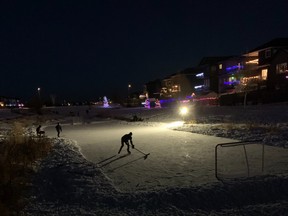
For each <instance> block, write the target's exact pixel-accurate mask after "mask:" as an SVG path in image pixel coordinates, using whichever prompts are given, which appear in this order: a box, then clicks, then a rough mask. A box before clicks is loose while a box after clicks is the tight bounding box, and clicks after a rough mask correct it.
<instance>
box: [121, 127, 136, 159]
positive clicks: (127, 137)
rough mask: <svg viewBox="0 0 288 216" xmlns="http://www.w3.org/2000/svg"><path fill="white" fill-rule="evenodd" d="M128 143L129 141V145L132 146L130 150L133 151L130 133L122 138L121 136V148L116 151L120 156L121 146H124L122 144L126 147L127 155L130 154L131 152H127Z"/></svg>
mask: <svg viewBox="0 0 288 216" xmlns="http://www.w3.org/2000/svg"><path fill="white" fill-rule="evenodd" d="M129 141H130V144H131V146H132V149H134V145H133V142H132V132H130V133H129V134H125V135H124V136H122V138H121V147H120V149H119V151H118V154H120V152H121V150H122V148H123V146H124V143H125V144H126V145H127V152H128V154H131V152H130V151H129Z"/></svg>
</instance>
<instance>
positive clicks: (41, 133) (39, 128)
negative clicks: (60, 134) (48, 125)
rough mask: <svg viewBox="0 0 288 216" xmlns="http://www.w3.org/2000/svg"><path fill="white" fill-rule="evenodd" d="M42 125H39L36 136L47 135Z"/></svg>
mask: <svg viewBox="0 0 288 216" xmlns="http://www.w3.org/2000/svg"><path fill="white" fill-rule="evenodd" d="M41 127H42V126H41V125H39V126H38V127H37V128H36V134H37V136H44V135H45V131H43V130H41Z"/></svg>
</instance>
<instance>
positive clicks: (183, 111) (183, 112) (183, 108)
mask: <svg viewBox="0 0 288 216" xmlns="http://www.w3.org/2000/svg"><path fill="white" fill-rule="evenodd" d="M187 113H188V108H187V107H181V108H180V115H182V116H184V115H187Z"/></svg>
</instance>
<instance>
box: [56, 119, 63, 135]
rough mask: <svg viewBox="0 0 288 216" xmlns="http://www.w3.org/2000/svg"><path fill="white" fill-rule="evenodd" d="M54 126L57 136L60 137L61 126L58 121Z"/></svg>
mask: <svg viewBox="0 0 288 216" xmlns="http://www.w3.org/2000/svg"><path fill="white" fill-rule="evenodd" d="M55 128H56V131H57V136H58V137H60V132H62V127H61V125H60V124H59V122H58V124H57V125H56V127H55Z"/></svg>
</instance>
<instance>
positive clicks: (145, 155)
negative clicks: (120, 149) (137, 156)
mask: <svg viewBox="0 0 288 216" xmlns="http://www.w3.org/2000/svg"><path fill="white" fill-rule="evenodd" d="M134 149H135V150H136V151H138V152H140V153H142V154H143V155H144V160H146V159H147V157H148V155H150V153H148V154H145V153H144V152H142V151H140V150H139V149H137V148H135V147H134Z"/></svg>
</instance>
